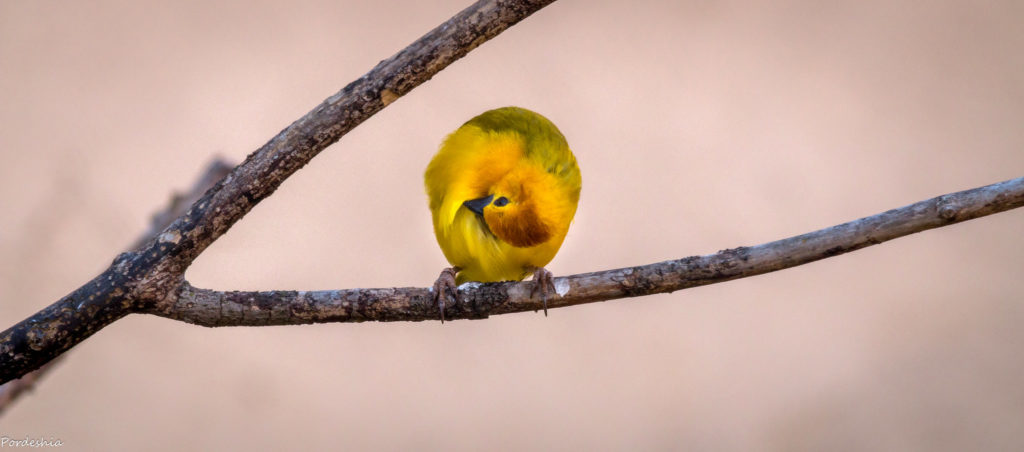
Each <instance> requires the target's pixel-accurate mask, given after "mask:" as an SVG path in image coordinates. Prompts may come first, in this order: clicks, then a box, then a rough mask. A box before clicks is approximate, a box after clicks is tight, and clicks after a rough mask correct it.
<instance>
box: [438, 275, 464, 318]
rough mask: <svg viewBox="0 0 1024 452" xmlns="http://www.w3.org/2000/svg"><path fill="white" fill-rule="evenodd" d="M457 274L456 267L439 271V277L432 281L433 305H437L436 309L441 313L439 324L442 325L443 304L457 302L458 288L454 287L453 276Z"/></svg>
mask: <svg viewBox="0 0 1024 452" xmlns="http://www.w3.org/2000/svg"><path fill="white" fill-rule="evenodd" d="M458 272H459V268H458V267H448V268H446V269H444V270H441V275H440V276H438V277H437V281H434V303H437V308H438V309H439V310H440V311H441V323H444V307H445V302H446V301H451V302H452V304H455V303H458V302H459V288H458V286H456V285H455V274H456V273H458Z"/></svg>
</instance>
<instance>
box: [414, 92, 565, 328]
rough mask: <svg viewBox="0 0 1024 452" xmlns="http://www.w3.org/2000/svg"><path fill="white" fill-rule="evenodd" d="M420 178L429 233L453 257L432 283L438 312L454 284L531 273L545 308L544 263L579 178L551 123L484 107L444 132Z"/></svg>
mask: <svg viewBox="0 0 1024 452" xmlns="http://www.w3.org/2000/svg"><path fill="white" fill-rule="evenodd" d="M424 179H425V184H426V189H427V195H428V197H429V198H430V212H431V213H432V215H433V219H434V234H435V235H436V236H437V243H438V244H439V245H441V250H442V251H443V252H444V255H445V257H446V258H447V259H448V262H449V263H451V265H452V267H451V268H446V269H445V270H444V271H442V272H441V276H440V277H439V278H438V279H437V282H436V283H434V297H435V300H436V302H437V303H438V307H439V308H440V310H441V320H442V321H443V320H444V307H445V302H446V299H448V298H449V295H448V294H449V293H450V294H451V296H452V297H455V298H456V300H455V301H458V300H457V297H458V291H457V290H456V285H457V284H462V283H464V282H467V281H479V282H492V281H519V280H522V279H524V278H526V277H527V276H529V275H531V274H532V275H533V277H534V278H533V279H534V281H535V282H536V285H535V286H534V294H536V291H538V290H539V291H541V296H542V298H543V300H544V314H545V315H547V294H548V292H550V290H551V289H552V287H551V285H552V275H551V272H549V271H547V270H546V269H545V268H544V266H545V265H547V263H548V262H551V259H552V258H554V257H555V253H557V252H558V248H559V247H561V246H562V241H563V240H564V239H565V234H566V233H567V232H568V231H569V223H570V222H572V218H573V215H575V214H576V204H577V203H578V202H579V198H580V187H581V185H582V178H581V177H580V170H579V167H578V166H577V165H576V157H575V156H573V154H572V151H570V150H569V145H568V143H566V141H565V137H564V136H562V133H561V132H559V131H558V128H557V127H555V125H554V124H552V123H551V121H549V120H548V119H547V118H545V117H543V116H541V115H539V114H537V113H534V112H532V111H530V110H527V109H524V108H518V107H505V108H498V109H494V110H490V111H487V112H484V113H482V114H480V115H479V116H477V117H475V118H473V119H470V120H469V121H468V122H466V123H465V124H463V125H462V127H459V129H458V130H456V131H455V132H453V133H452V134H451V135H449V136H448V138H447V139H445V141H444V143H442V144H441V149H440V150H439V151H438V152H437V155H435V156H434V158H433V159H432V160H431V161H430V164H429V165H428V166H427V171H426V174H425V175H424Z"/></svg>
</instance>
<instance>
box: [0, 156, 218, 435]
mask: <svg viewBox="0 0 1024 452" xmlns="http://www.w3.org/2000/svg"><path fill="white" fill-rule="evenodd" d="M233 167H234V165H231V164H230V163H228V162H227V161H225V160H224V159H221V158H215V159H214V160H213V161H212V162H210V163H209V164H208V165H207V167H206V170H205V171H203V174H202V175H200V176H199V179H198V180H196V182H195V183H194V184H193V185H192V188H190V189H189V190H188V191H186V192H185V193H175V194H174V195H172V196H171V201H170V203H169V204H168V205H167V207H166V208H165V209H163V210H161V211H159V212H157V213H155V214H153V221H152V223H151V224H150V227H149V229H148V230H147V231H146V232H144V233H143V234H142V235H140V236H139V239H138V240H136V242H135V245H132V249H137V248H139V247H140V246H142V245H143V244H145V243H146V242H147V241H148V240H150V239H151V238H152V237H153V236H154V235H156V234H158V233H160V232H161V231H163V229H164V228H165V227H167V225H169V224H171V221H173V220H174V219H175V218H177V217H179V216H181V215H184V213H185V209H186V208H188V206H189V205H191V204H192V203H193V202H195V201H196V200H197V199H199V197H200V196H202V195H203V193H205V192H206V190H209V189H210V187H213V184H215V183H217V181H219V180H221V179H223V178H224V176H226V175H227V174H228V172H230V171H231V168H233ZM62 357H63V356H59V357H57V358H55V359H54V360H52V361H50V362H48V363H46V364H44V365H43V366H42V367H40V368H38V369H36V370H33V371H32V372H29V373H27V374H25V375H24V376H22V377H21V378H19V379H17V380H11V381H8V382H7V383H4V384H2V385H0V415H3V413H4V411H5V410H6V409H7V407H9V406H10V405H11V404H12V403H14V401H15V400H17V399H18V397H20V396H21V395H22V394H25V393H27V392H28V391H30V390H32V388H33V387H34V386H35V385H36V384H37V383H38V382H39V380H40V379H41V378H42V377H43V375H44V374H46V372H49V371H50V369H53V367H54V365H55V364H57V363H58V362H60V359H61V358H62Z"/></svg>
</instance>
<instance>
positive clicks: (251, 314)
mask: <svg viewBox="0 0 1024 452" xmlns="http://www.w3.org/2000/svg"><path fill="white" fill-rule="evenodd" d="M1021 206H1024V177H1021V178H1017V179H1011V180H1008V181H1005V182H999V183H996V184H992V185H987V186H984V187H980V188H975V189H971V190H965V191H961V192H956V193H951V194H948V195H943V196H939V197H936V198H932V199H929V200H926V201H921V202H918V203H915V204H911V205H909V206H905V207H901V208H898V209H892V210H889V211H887V212H883V213H880V214H877V215H872V216H870V217H865V218H861V219H859V220H854V221H851V222H848V223H843V224H840V225H837V226H832V227H829V228H825V229H820V230H817V231H814V232H808V233H806V234H802V235H798V236H796V237H790V238H787V239H782V240H776V241H774V242H768V243H765V244H761V245H757V246H751V247H739V248H733V249H728V250H723V251H719V252H717V253H714V254H708V255H705V256H691V257H686V258H682V259H676V260H671V261H665V262H658V263H654V264H650V265H642V266H639V267H628V268H619V269H614V270H605V271H599V272H593V273H584V274H579V275H571V276H566V277H559V278H555V279H554V288H555V293H553V294H550V295H549V296H548V300H547V306H548V308H560V307H565V306H573V305H577V304H583V303H593V302H595V301H605V300H612V299H617V298H627V297H639V296H643V295H652V294H658V293H667V292H673V291H676V290H680V289H686V288H689V287H697V286H703V285H707V284H714V283H718V282H723V281H729V280H732V279H737V278H743V277H747V276H754V275H760V274H764V273H768V272H773V271H777V270H782V269H786V268H790V267H795V266H797V265H803V264H806V263H808V262H814V261H816V260H819V259H824V258H827V257H832V256H838V255H840V254H843V253H847V252H850V251H854V250H858V249H861V248H864V247H867V246H871V245H877V244H879V243H882V242H885V241H888V240H892V239H895V238H899V237H903V236H905V235H910V234H913V233H915V232H921V231H925V230H928V229H933V228H937V227H942V226H946V225H950V224H954V223H959V222H961V221H967V220H971V219H974V218H978V217H982V216H985V215H991V214H993V213H997V212H1002V211H1005V210H1009V209H1013V208H1016V207H1021ZM533 284H534V283H533V282H523V283H520V282H503V283H489V284H479V283H466V284H463V285H462V286H460V287H459V297H458V298H459V300H460V302H459V303H456V304H454V305H451V304H449V305H448V306H446V308H445V312H444V317H445V318H446V319H459V318H462V319H482V318H486V317H487V316H489V315H491V314H507V313H511V312H523V311H537V310H540V309H543V308H544V304H543V303H544V302H543V300H542V298H541V294H540V293H539V292H538V293H536V294H535V293H534V291H533ZM146 312H149V313H151V314H156V315H159V316H163V317H168V318H172V319H175V320H182V321H185V322H189V323H194V324H197V325H203V326H255V325H299V324H307V323H327V322H366V321H381V322H389V321H420V320H440V315H439V313H438V309H437V305H436V304H435V303H434V294H433V291H432V289H430V288H420V287H402V288H388V289H344V290H322V291H269V292H218V291H213V290H207V289H199V288H196V287H192V286H191V285H189V284H188V282H182V284H181V286H180V287H179V288H178V290H177V291H176V292H175V293H174V294H173V295H172V297H171V298H169V299H168V302H167V304H164V305H162V306H161V307H160V308H158V309H149V310H148V311H146Z"/></svg>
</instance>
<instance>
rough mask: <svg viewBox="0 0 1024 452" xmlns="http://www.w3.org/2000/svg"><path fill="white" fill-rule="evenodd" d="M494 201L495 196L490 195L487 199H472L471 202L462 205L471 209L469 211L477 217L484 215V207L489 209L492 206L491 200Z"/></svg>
mask: <svg viewBox="0 0 1024 452" xmlns="http://www.w3.org/2000/svg"><path fill="white" fill-rule="evenodd" d="M493 199H494V195H490V196H488V197H486V198H477V199H470V200H469V201H466V202H464V203H462V204H464V205H465V206H466V207H469V210H472V211H473V212H474V213H476V214H477V215H483V214H484V207H487V205H488V204H490V203H491V200H493Z"/></svg>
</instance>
